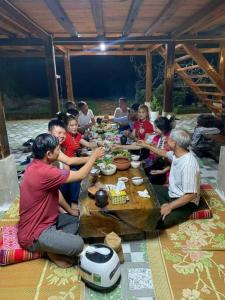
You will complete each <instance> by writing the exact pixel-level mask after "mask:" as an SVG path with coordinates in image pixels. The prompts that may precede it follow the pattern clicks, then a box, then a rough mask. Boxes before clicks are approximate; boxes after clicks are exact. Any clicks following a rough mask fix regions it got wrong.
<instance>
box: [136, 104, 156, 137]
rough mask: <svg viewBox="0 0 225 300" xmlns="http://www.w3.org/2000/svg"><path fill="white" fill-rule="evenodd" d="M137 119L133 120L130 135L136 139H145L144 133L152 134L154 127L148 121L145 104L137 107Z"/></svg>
mask: <svg viewBox="0 0 225 300" xmlns="http://www.w3.org/2000/svg"><path fill="white" fill-rule="evenodd" d="M137 118H138V119H137V121H135V122H134V128H133V132H132V135H133V136H134V137H135V138H136V139H138V140H145V138H146V134H152V133H153V131H154V129H153V126H152V124H151V122H150V121H149V111H148V106H147V105H144V104H142V105H140V106H139V108H138V116H137Z"/></svg>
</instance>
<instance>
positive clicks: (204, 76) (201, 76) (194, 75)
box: [188, 74, 209, 78]
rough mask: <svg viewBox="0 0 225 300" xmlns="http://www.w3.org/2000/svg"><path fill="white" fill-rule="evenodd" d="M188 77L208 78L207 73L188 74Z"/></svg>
mask: <svg viewBox="0 0 225 300" xmlns="http://www.w3.org/2000/svg"><path fill="white" fill-rule="evenodd" d="M188 76H189V77H190V78H209V76H208V75H207V74H192V75H188Z"/></svg>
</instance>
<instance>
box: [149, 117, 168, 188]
mask: <svg viewBox="0 0 225 300" xmlns="http://www.w3.org/2000/svg"><path fill="white" fill-rule="evenodd" d="M154 125H155V132H156V133H157V135H156V136H155V137H154V138H153V140H152V143H153V144H155V145H156V147H157V148H159V149H165V150H167V147H168V146H167V140H168V138H169V135H170V131H171V122H170V121H169V120H168V119H167V118H166V117H159V118H158V119H156V120H155V122H154ZM168 150H169V148H168ZM169 169H170V165H169V163H168V161H167V160H166V159H163V158H161V157H158V156H157V155H156V154H153V153H150V155H149V158H148V159H147V160H146V168H145V173H146V175H147V176H148V178H149V180H150V182H151V183H152V184H164V183H166V182H167V178H168V176H169Z"/></svg>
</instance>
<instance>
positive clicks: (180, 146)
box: [139, 129, 200, 229]
mask: <svg viewBox="0 0 225 300" xmlns="http://www.w3.org/2000/svg"><path fill="white" fill-rule="evenodd" d="M190 142H191V138H190V135H189V133H188V132H187V131H185V130H182V129H174V130H172V131H171V134H170V138H169V140H168V145H169V147H170V148H171V150H172V151H169V152H166V151H165V150H162V149H158V148H156V147H155V146H153V145H148V144H146V143H145V142H143V141H140V142H139V144H140V145H141V146H142V147H145V148H148V149H149V150H151V151H152V152H154V153H156V154H158V155H159V156H164V157H167V158H168V159H169V160H170V161H171V162H172V164H171V169H170V175H169V186H168V187H165V186H157V185H154V186H153V187H154V190H155V192H156V196H157V199H158V201H159V203H160V205H161V219H160V221H159V222H158V226H157V227H158V228H159V229H165V228H168V227H171V226H173V225H175V224H178V223H180V222H182V221H185V220H186V219H187V218H188V217H189V216H190V215H191V214H192V212H193V211H195V210H196V209H197V207H198V205H199V197H200V170H199V165H198V162H197V159H196V158H195V156H194V154H193V153H192V152H189V150H188V147H189V145H190Z"/></svg>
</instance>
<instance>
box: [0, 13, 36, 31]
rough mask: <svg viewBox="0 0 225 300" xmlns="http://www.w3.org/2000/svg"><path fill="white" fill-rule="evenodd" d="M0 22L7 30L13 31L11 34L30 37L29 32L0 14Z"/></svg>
mask: <svg viewBox="0 0 225 300" xmlns="http://www.w3.org/2000/svg"><path fill="white" fill-rule="evenodd" d="M0 22H1V23H3V24H4V25H5V26H6V27H7V28H9V29H10V30H12V31H13V33H15V34H17V32H18V33H22V34H23V35H25V36H30V33H29V31H27V30H25V29H24V28H23V27H22V26H20V25H19V24H16V23H15V22H14V21H13V20H10V19H9V18H8V17H7V16H4V15H1V12H0Z"/></svg>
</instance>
